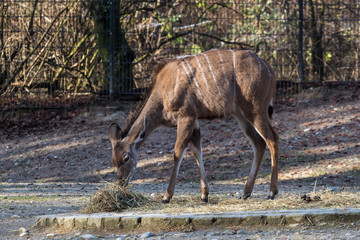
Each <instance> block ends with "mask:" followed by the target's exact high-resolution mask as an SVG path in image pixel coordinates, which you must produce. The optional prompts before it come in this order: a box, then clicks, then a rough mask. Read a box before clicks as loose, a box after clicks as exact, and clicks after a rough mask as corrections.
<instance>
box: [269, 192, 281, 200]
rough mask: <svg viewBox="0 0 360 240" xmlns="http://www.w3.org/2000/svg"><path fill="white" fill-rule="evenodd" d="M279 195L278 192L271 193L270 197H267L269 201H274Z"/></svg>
mask: <svg viewBox="0 0 360 240" xmlns="http://www.w3.org/2000/svg"><path fill="white" fill-rule="evenodd" d="M278 193H279V191H278V190H276V191H274V192H271V193H270V195H269V196H268V197H267V199H268V200H274V199H275V196H276V195H277V194H278Z"/></svg>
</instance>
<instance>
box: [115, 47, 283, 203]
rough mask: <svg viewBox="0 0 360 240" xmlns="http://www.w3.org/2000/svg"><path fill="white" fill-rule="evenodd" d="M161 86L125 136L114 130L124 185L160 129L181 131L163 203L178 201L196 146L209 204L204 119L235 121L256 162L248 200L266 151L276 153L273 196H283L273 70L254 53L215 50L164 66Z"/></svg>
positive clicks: (157, 74) (157, 72)
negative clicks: (186, 159)
mask: <svg viewBox="0 0 360 240" xmlns="http://www.w3.org/2000/svg"><path fill="white" fill-rule="evenodd" d="M153 76H154V78H155V83H154V86H153V88H152V91H151V92H150V94H149V96H148V98H147V100H146V101H145V102H144V104H143V105H142V107H141V108H140V109H138V110H137V111H136V112H135V115H133V117H132V118H131V119H132V120H130V122H129V123H128V125H127V127H125V129H124V130H121V128H120V127H119V126H118V125H117V124H116V123H113V124H111V126H110V128H109V136H110V140H111V143H112V161H113V163H114V164H115V166H116V168H117V174H118V178H119V180H120V181H122V182H123V183H125V184H127V183H129V181H130V179H131V177H132V175H133V173H134V171H135V168H136V164H137V161H138V157H137V151H138V149H139V147H140V146H141V145H142V143H143V142H144V141H145V139H146V138H147V137H148V136H149V134H150V133H151V132H152V131H153V130H154V129H155V128H157V127H159V126H160V125H164V126H172V127H173V126H177V137H176V144H175V148H174V169H173V171H172V175H171V178H170V183H169V186H168V189H167V191H166V194H165V196H164V197H163V202H165V203H167V202H169V201H170V199H171V198H172V196H173V195H174V189H175V181H176V177H177V175H178V172H179V167H180V164H181V161H182V159H183V156H184V152H185V149H186V148H187V146H188V145H189V144H190V147H191V149H192V152H193V153H194V155H195V158H196V161H197V165H198V167H199V170H200V185H201V193H202V195H201V199H202V200H203V201H205V202H207V201H208V194H209V187H208V183H207V180H206V174H205V170H204V163H203V155H202V146H201V136H200V128H199V123H198V119H212V118H218V117H223V116H227V115H232V116H234V117H235V119H236V120H237V122H238V123H239V125H240V127H241V129H242V130H243V131H244V133H245V135H246V136H247V137H248V139H249V140H250V142H251V144H252V146H253V150H254V160H253V164H252V167H251V171H250V175H249V178H248V180H247V182H246V185H245V189H244V192H243V198H244V199H246V198H248V197H249V196H250V195H251V192H252V190H253V187H254V183H255V178H256V175H257V172H258V170H259V166H260V163H261V161H262V158H263V155H264V152H265V148H266V145H267V146H268V147H269V149H270V153H271V165H272V169H271V184H270V195H269V196H268V198H270V199H273V198H274V197H275V195H276V194H277V193H278V158H279V151H278V149H279V139H278V135H277V134H276V133H275V131H274V129H273V128H272V126H271V125H270V118H271V115H272V113H273V103H274V97H275V91H276V82H275V81H276V80H275V75H274V72H273V71H272V69H271V68H270V67H269V65H268V64H267V63H266V62H265V61H264V60H263V59H261V58H260V57H259V56H257V55H256V54H255V53H253V52H251V51H243V50H220V49H213V50H210V51H207V52H204V53H201V54H198V55H195V56H182V57H178V58H176V59H171V60H167V61H165V60H163V61H161V62H160V63H158V64H157V65H156V66H155V68H154V71H153Z"/></svg>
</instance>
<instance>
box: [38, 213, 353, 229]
mask: <svg viewBox="0 0 360 240" xmlns="http://www.w3.org/2000/svg"><path fill="white" fill-rule="evenodd" d="M339 222H360V209H358V208H344V209H305V210H281V211H251V212H231V213H194V214H190V213H189V214H147V213H144V214H139V213H96V214H58V215H45V216H38V217H37V218H36V226H37V227H40V228H56V229H61V230H62V231H72V230H79V229H82V230H96V231H101V230H114V231H116V230H125V231H132V230H135V229H137V228H139V229H140V228H141V229H148V230H153V231H155V230H166V229H169V230H170V229H174V228H186V227H193V228H195V229H201V228H210V227H233V226H257V225H258V226H261V225H262V226H265V225H266V226H287V225H293V224H308V225H319V224H330V223H339Z"/></svg>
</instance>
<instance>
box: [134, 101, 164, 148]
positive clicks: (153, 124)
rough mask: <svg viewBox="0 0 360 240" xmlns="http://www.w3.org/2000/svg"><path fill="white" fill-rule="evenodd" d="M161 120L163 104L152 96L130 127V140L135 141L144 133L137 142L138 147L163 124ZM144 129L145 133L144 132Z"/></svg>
mask: <svg viewBox="0 0 360 240" xmlns="http://www.w3.org/2000/svg"><path fill="white" fill-rule="evenodd" d="M161 122H162V106H161V104H159V103H157V101H156V100H153V99H151V98H150V99H149V100H148V102H147V103H146V105H145V107H144V108H143V109H142V111H141V113H140V114H139V116H138V117H137V119H136V120H135V122H134V124H133V125H132V127H131V128H130V131H129V134H128V137H129V140H130V141H131V142H134V141H136V139H137V138H138V137H139V136H140V135H142V136H143V138H142V140H141V141H140V142H138V143H137V144H136V148H137V149H138V148H139V147H140V146H141V145H142V144H143V143H144V142H145V140H146V139H147V138H148V136H149V135H150V133H151V132H152V131H153V130H154V129H156V128H157V127H159V126H160V125H161ZM143 131H144V133H143V134H142V132H143Z"/></svg>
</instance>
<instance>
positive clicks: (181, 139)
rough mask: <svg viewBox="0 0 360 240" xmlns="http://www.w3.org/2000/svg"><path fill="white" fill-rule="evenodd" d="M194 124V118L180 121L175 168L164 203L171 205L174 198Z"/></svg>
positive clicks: (175, 150) (175, 151) (175, 152)
mask: <svg viewBox="0 0 360 240" xmlns="http://www.w3.org/2000/svg"><path fill="white" fill-rule="evenodd" d="M194 123H195V119H194V118H182V119H179V121H178V127H177V137H176V143H175V148H174V168H173V171H172V174H171V177H170V182H169V186H168V188H167V190H166V193H165V196H164V198H163V200H162V202H163V203H169V202H170V200H171V198H172V197H173V196H174V192H175V183H176V178H177V175H178V174H179V169H180V165H181V162H182V160H183V157H184V153H185V150H186V147H187V146H188V144H189V141H190V139H191V136H192V132H193V131H192V130H193V127H194Z"/></svg>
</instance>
